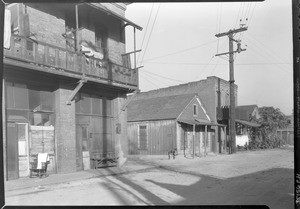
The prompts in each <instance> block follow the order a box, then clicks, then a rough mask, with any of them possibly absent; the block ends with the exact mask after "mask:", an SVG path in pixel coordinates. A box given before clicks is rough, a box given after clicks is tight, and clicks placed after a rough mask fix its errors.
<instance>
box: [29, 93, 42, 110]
mask: <svg viewBox="0 0 300 209" xmlns="http://www.w3.org/2000/svg"><path fill="white" fill-rule="evenodd" d="M28 91H29V109H30V110H41V106H40V105H41V101H40V92H39V91H36V90H32V89H29V90H28Z"/></svg>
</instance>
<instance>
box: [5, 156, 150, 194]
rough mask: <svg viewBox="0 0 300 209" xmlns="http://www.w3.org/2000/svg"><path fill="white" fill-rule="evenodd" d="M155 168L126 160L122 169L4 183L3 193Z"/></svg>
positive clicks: (107, 169)
mask: <svg viewBox="0 0 300 209" xmlns="http://www.w3.org/2000/svg"><path fill="white" fill-rule="evenodd" d="M154 167H156V166H154V165H150V164H147V165H146V164H139V163H137V162H132V161H130V160H127V162H126V163H125V164H124V165H123V166H122V167H107V168H100V169H90V170H84V171H78V172H74V173H67V174H50V175H49V176H48V177H42V178H38V177H35V178H29V177H24V178H19V179H16V180H10V181H5V183H4V187H5V191H6V192H7V191H14V190H20V189H26V188H34V187H40V186H46V185H54V184H62V183H67V182H72V181H80V180H85V179H91V178H98V177H105V176H113V175H121V174H126V173H130V172H138V171H145V170H147V169H151V168H154Z"/></svg>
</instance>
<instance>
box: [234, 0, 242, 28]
mask: <svg viewBox="0 0 300 209" xmlns="http://www.w3.org/2000/svg"><path fill="white" fill-rule="evenodd" d="M242 4H243V3H240V8H239V12H238V15H237V17H236V21H235V27H236V26H237V23H238V21H239V19H240V12H241V8H242Z"/></svg>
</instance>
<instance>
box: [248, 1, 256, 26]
mask: <svg viewBox="0 0 300 209" xmlns="http://www.w3.org/2000/svg"><path fill="white" fill-rule="evenodd" d="M256 3H257V2H255V3H254V7H253V10H252V14H251V16H250V18H249V22H248V27H249V26H250V23H251V21H252V17H253V14H254V10H255V7H256Z"/></svg>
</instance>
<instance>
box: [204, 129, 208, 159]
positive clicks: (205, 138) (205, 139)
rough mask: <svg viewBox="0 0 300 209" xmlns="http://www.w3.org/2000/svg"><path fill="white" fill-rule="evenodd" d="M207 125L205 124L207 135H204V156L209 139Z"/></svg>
mask: <svg viewBox="0 0 300 209" xmlns="http://www.w3.org/2000/svg"><path fill="white" fill-rule="evenodd" d="M207 138H208V136H207V125H205V137H204V157H205V156H206V141H207Z"/></svg>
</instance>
